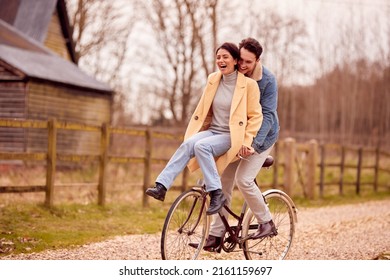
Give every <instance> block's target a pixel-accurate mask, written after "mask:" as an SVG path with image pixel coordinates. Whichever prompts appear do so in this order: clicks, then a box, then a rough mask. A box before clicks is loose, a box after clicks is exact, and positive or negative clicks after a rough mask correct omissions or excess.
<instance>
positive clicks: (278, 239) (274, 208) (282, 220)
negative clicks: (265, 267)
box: [242, 190, 296, 260]
mask: <svg viewBox="0 0 390 280" xmlns="http://www.w3.org/2000/svg"><path fill="white" fill-rule="evenodd" d="M264 199H265V201H266V203H267V205H268V208H269V210H270V211H271V215H272V219H273V221H274V224H275V226H276V229H277V231H278V234H277V235H276V236H272V237H265V238H260V239H248V240H246V241H245V242H244V244H243V250H244V255H245V258H246V259H248V260H282V259H285V258H286V257H287V254H288V252H289V250H290V247H291V244H292V241H293V237H294V232H295V218H296V217H295V215H296V212H295V211H296V209H295V206H294V204H293V202H292V201H291V199H290V198H289V197H288V196H287V194H285V193H284V192H282V191H279V190H270V191H268V192H265V193H264ZM257 227H258V223H257V220H256V219H255V217H254V216H253V213H252V211H251V210H250V209H249V208H248V210H247V212H246V214H245V218H244V222H243V230H242V236H243V237H245V236H248V235H249V234H251V233H254V232H255V231H256V230H257Z"/></svg>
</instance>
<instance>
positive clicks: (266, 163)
mask: <svg viewBox="0 0 390 280" xmlns="http://www.w3.org/2000/svg"><path fill="white" fill-rule="evenodd" d="M273 164H274V158H273V157H272V156H267V158H266V159H265V161H264V163H263V167H265V168H267V167H270V166H271V165H273Z"/></svg>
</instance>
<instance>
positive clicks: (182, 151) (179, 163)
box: [156, 130, 214, 190]
mask: <svg viewBox="0 0 390 280" xmlns="http://www.w3.org/2000/svg"><path fill="white" fill-rule="evenodd" d="M213 135H214V134H213V133H212V132H211V131H208V130H206V131H202V132H199V133H197V134H195V135H193V136H192V137H190V138H188V139H187V140H186V141H184V142H183V143H182V144H181V145H180V147H179V148H178V149H177V150H176V152H175V153H174V154H173V156H172V157H171V159H170V160H169V162H168V163H167V165H166V166H165V168H164V169H163V171H162V172H161V173H160V175H158V177H157V179H156V182H158V183H160V184H162V185H163V186H164V187H165V188H166V189H167V190H168V189H169V188H170V187H171V185H172V184H173V181H174V180H175V178H176V177H177V176H178V175H179V174H180V173H181V172H182V171H183V170H184V168H185V167H186V165H187V164H188V162H189V161H190V159H191V158H193V157H194V156H195V153H194V146H195V144H196V143H197V142H198V141H199V140H201V139H204V138H208V137H210V136H213Z"/></svg>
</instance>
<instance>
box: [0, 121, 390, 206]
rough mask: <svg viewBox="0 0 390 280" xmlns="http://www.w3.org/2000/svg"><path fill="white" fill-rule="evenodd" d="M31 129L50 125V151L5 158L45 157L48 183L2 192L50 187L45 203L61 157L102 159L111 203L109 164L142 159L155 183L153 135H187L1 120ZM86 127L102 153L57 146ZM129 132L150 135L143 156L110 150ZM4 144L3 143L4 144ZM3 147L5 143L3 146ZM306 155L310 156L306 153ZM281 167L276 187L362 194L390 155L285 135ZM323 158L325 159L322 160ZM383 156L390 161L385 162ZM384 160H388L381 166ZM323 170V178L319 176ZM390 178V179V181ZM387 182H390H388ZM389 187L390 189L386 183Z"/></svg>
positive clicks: (101, 180)
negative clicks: (334, 171)
mask: <svg viewBox="0 0 390 280" xmlns="http://www.w3.org/2000/svg"><path fill="white" fill-rule="evenodd" d="M1 127H8V128H10V127H11V128H28V129H46V130H47V151H46V152H4V151H1V150H0V162H6V161H14V160H20V161H44V162H46V184H44V185H35V186H0V193H22V192H45V202H44V203H45V205H46V206H48V207H51V206H53V198H54V196H55V187H56V186H59V184H56V182H55V173H56V166H57V165H58V163H59V162H74V163H87V162H97V163H98V164H99V176H98V182H97V183H96V185H97V190H98V199H97V200H98V204H99V205H104V204H105V203H106V193H107V176H108V175H107V165H108V164H110V163H119V164H128V163H134V164H135V163H138V164H139V163H141V164H143V171H144V172H143V174H144V176H143V183H142V186H143V190H145V189H146V188H148V187H149V186H150V185H151V170H152V166H153V165H155V164H164V163H166V162H167V159H162V158H158V157H155V156H154V155H153V151H152V149H153V148H152V142H153V139H168V140H182V135H177V134H174V133H165V132H161V131H153V130H152V129H150V128H147V129H130V128H119V127H111V126H109V125H107V124H103V125H101V126H91V125H85V124H77V123H69V122H59V121H57V120H55V119H52V120H49V121H35V120H8V119H0V128H1ZM59 129H61V130H80V131H89V132H98V135H99V139H97V141H100V151H99V154H83V155H80V154H73V153H72V152H71V151H67V152H66V153H64V152H59V151H58V150H57V135H58V130H59ZM116 134H119V135H126V136H130V137H136V136H137V137H142V138H143V140H144V151H143V155H142V156H120V155H112V154H111V153H110V139H111V138H112V137H113V136H114V135H116ZM0 144H1V143H0ZM0 149H1V146H0ZM331 149H336V150H337V149H338V151H337V152H336V153H337V155H340V156H339V158H340V161H339V162H336V163H335V162H327V157H328V155H329V154H330V153H329V150H331ZM350 151H352V152H354V153H356V155H357V162H356V163H355V164H351V163H350V162H349V161H346V154H347V152H350ZM365 153H374V155H375V156H374V159H375V160H374V162H373V163H372V164H364V163H363V157H364V155H365ZM302 155H303V157H304V161H302V160H301V159H300V158H301V157H302ZM274 156H275V166H274V172H273V179H272V182H271V186H272V187H281V188H283V189H284V190H285V191H286V192H287V193H289V194H292V193H293V192H294V186H295V185H296V180H297V179H296V178H297V177H298V181H299V182H300V183H301V184H302V186H303V195H304V196H305V197H307V198H310V199H312V198H314V197H315V195H316V190H318V193H319V196H321V197H322V196H323V195H324V192H325V190H326V188H325V187H326V186H327V185H334V184H338V185H339V194H340V195H342V194H343V193H344V186H345V185H355V186H356V194H360V192H361V186H362V185H365V184H370V185H372V186H373V191H374V192H376V191H378V187H379V186H382V185H381V184H379V180H378V177H379V174H380V173H385V174H390V169H389V164H388V163H389V161H390V154H389V153H388V152H385V151H381V150H379V149H364V148H361V147H358V148H356V147H345V146H339V145H319V144H318V143H317V142H316V141H315V140H312V141H309V142H308V143H304V144H302V143H296V142H295V140H294V139H290V138H288V139H285V140H280V141H279V142H278V144H277V145H276V147H275V149H274ZM318 159H319V160H318ZM382 161H383V162H384V163H382ZM381 163H382V165H381ZM328 168H338V169H339V172H340V175H339V178H338V179H337V181H327V180H326V178H325V174H326V170H327V169H328ZM280 169H282V174H283V179H282V180H281V179H280V178H279V173H280V172H279V170H280ZM318 169H319V174H320V175H319V179H317V178H318V176H317V175H316V174H317V173H318ZM348 169H356V171H355V172H356V181H355V182H346V181H345V179H344V174H345V172H346V170H348ZM367 169H370V170H373V174H374V175H373V176H372V177H373V181H372V182H362V181H361V177H362V171H363V170H367ZM182 175H183V177H182V183H181V189H182V190H185V189H186V188H187V187H188V176H189V175H188V171H187V169H185V170H184V172H183V174H182ZM389 181H390V180H389ZM386 184H387V185H386ZM386 184H385V185H384V187H385V188H386V187H387V188H389V184H388V183H386ZM143 205H144V206H147V205H148V197H147V196H145V195H143Z"/></svg>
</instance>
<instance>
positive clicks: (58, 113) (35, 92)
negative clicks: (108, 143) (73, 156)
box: [27, 82, 111, 154]
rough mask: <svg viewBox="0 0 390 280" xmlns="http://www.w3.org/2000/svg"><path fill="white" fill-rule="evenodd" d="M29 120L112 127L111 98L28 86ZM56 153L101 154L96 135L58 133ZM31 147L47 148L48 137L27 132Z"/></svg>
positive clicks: (46, 87)
mask: <svg viewBox="0 0 390 280" xmlns="http://www.w3.org/2000/svg"><path fill="white" fill-rule="evenodd" d="M27 108H28V113H27V115H28V119H35V120H47V119H51V118H56V119H57V120H59V121H66V122H73V123H82V124H87V125H101V124H102V123H110V120H111V96H110V95H104V94H98V93H93V92H87V91H83V90H81V89H77V88H72V87H65V86H57V85H56V86H53V85H50V84H42V83H37V82H32V83H30V84H29V98H28V104H27ZM57 141H58V143H57V145H58V146H57V149H58V151H59V152H61V151H66V150H67V151H69V150H72V151H73V152H74V153H88V154H98V153H99V151H100V150H99V149H100V140H99V137H98V135H96V132H91V131H79V130H75V131H73V132H72V133H69V132H67V133H65V132H64V131H62V130H59V131H58V138H57ZM28 147H29V149H30V150H31V151H42V150H45V149H46V148H47V135H46V134H45V133H44V132H43V131H40V130H39V129H38V130H37V129H30V130H29V132H28Z"/></svg>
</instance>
